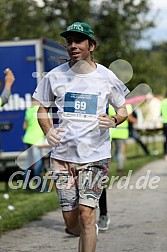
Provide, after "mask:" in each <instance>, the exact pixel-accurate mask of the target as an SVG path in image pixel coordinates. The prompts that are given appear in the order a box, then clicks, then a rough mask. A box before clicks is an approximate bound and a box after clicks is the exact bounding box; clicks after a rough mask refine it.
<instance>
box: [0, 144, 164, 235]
mask: <svg viewBox="0 0 167 252" xmlns="http://www.w3.org/2000/svg"><path fill="white" fill-rule="evenodd" d="M156 148H157V149H158V151H159V154H158V155H155V156H154V155H153V156H145V155H144V153H143V152H142V150H141V149H140V148H138V147H137V148H136V145H134V144H128V145H127V147H126V153H127V159H126V161H125V164H124V171H125V173H128V171H129V170H133V171H136V170H138V169H140V168H141V167H143V166H144V165H145V164H147V163H149V162H152V161H154V160H156V159H159V158H161V157H162V143H158V144H157V146H156ZM149 149H150V150H151V151H152V152H154V149H155V146H150V148H149ZM116 167H117V163H116V161H112V162H111V170H110V175H111V176H112V175H116ZM4 193H8V194H9V199H7V200H6V199H4V198H3V195H4ZM9 205H12V206H14V207H15V210H13V211H9V210H8V206H9ZM58 207H59V204H58V199H57V195H56V192H55V189H53V191H51V192H44V193H37V192H34V191H28V190H23V189H17V190H12V189H9V190H8V191H6V190H5V183H2V182H1V183H0V216H1V219H0V234H2V233H4V232H6V231H9V230H12V229H16V228H19V227H22V226H23V225H24V224H26V223H28V222H30V221H33V220H37V219H39V218H41V216H42V215H44V214H45V213H47V212H49V211H53V210H56V209H57V208H58Z"/></svg>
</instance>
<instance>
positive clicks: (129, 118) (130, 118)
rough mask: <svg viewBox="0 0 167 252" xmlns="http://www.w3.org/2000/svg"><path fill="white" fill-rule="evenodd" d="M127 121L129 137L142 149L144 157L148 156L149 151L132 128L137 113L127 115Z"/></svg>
mask: <svg viewBox="0 0 167 252" xmlns="http://www.w3.org/2000/svg"><path fill="white" fill-rule="evenodd" d="M128 121H129V137H131V138H133V139H134V140H135V141H136V142H137V143H138V144H139V145H140V146H141V147H142V149H143V150H144V152H145V154H146V155H150V151H149V150H148V148H147V145H146V144H145V143H143V141H142V139H141V136H140V134H139V133H138V132H137V130H136V129H135V128H134V126H133V125H134V123H136V122H137V113H136V112H135V111H133V112H132V113H131V114H129V116H128Z"/></svg>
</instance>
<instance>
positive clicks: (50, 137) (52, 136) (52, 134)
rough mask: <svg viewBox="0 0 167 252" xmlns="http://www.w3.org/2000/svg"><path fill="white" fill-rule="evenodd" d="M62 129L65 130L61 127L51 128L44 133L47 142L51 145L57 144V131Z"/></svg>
mask: <svg viewBox="0 0 167 252" xmlns="http://www.w3.org/2000/svg"><path fill="white" fill-rule="evenodd" d="M64 131H65V130H64V129H63V128H51V129H50V130H49V132H48V133H47V135H46V139H47V141H48V144H49V145H51V146H52V147H55V146H57V145H58V144H59V143H60V140H61V137H60V135H59V133H60V132H64Z"/></svg>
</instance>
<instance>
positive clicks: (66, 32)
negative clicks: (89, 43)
mask: <svg viewBox="0 0 167 252" xmlns="http://www.w3.org/2000/svg"><path fill="white" fill-rule="evenodd" d="M71 32H77V33H80V34H83V35H85V36H86V37H88V38H93V36H92V37H91V36H89V35H88V34H86V33H84V32H81V31H76V30H75V31H73V30H70V31H65V32H62V33H60V36H61V37H63V38H67V36H68V34H69V33H71Z"/></svg>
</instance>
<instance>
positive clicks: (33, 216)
mask: <svg viewBox="0 0 167 252" xmlns="http://www.w3.org/2000/svg"><path fill="white" fill-rule="evenodd" d="M4 194H8V195H9V199H4V196H5V195H4ZM10 206H13V207H14V210H9V209H8V208H11V207H10ZM58 207H59V204H58V200H57V196H56V193H55V191H52V192H48V193H47V192H45V193H36V192H33V191H32V192H31V191H25V190H22V189H18V190H11V189H9V191H8V192H4V184H3V183H0V216H1V219H0V234H1V233H3V232H5V231H9V230H12V229H15V228H19V227H22V226H23V225H24V224H26V223H28V222H30V221H33V220H37V219H39V218H40V217H41V216H42V215H44V214H45V213H47V212H49V211H53V210H55V209H57V208H58Z"/></svg>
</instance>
